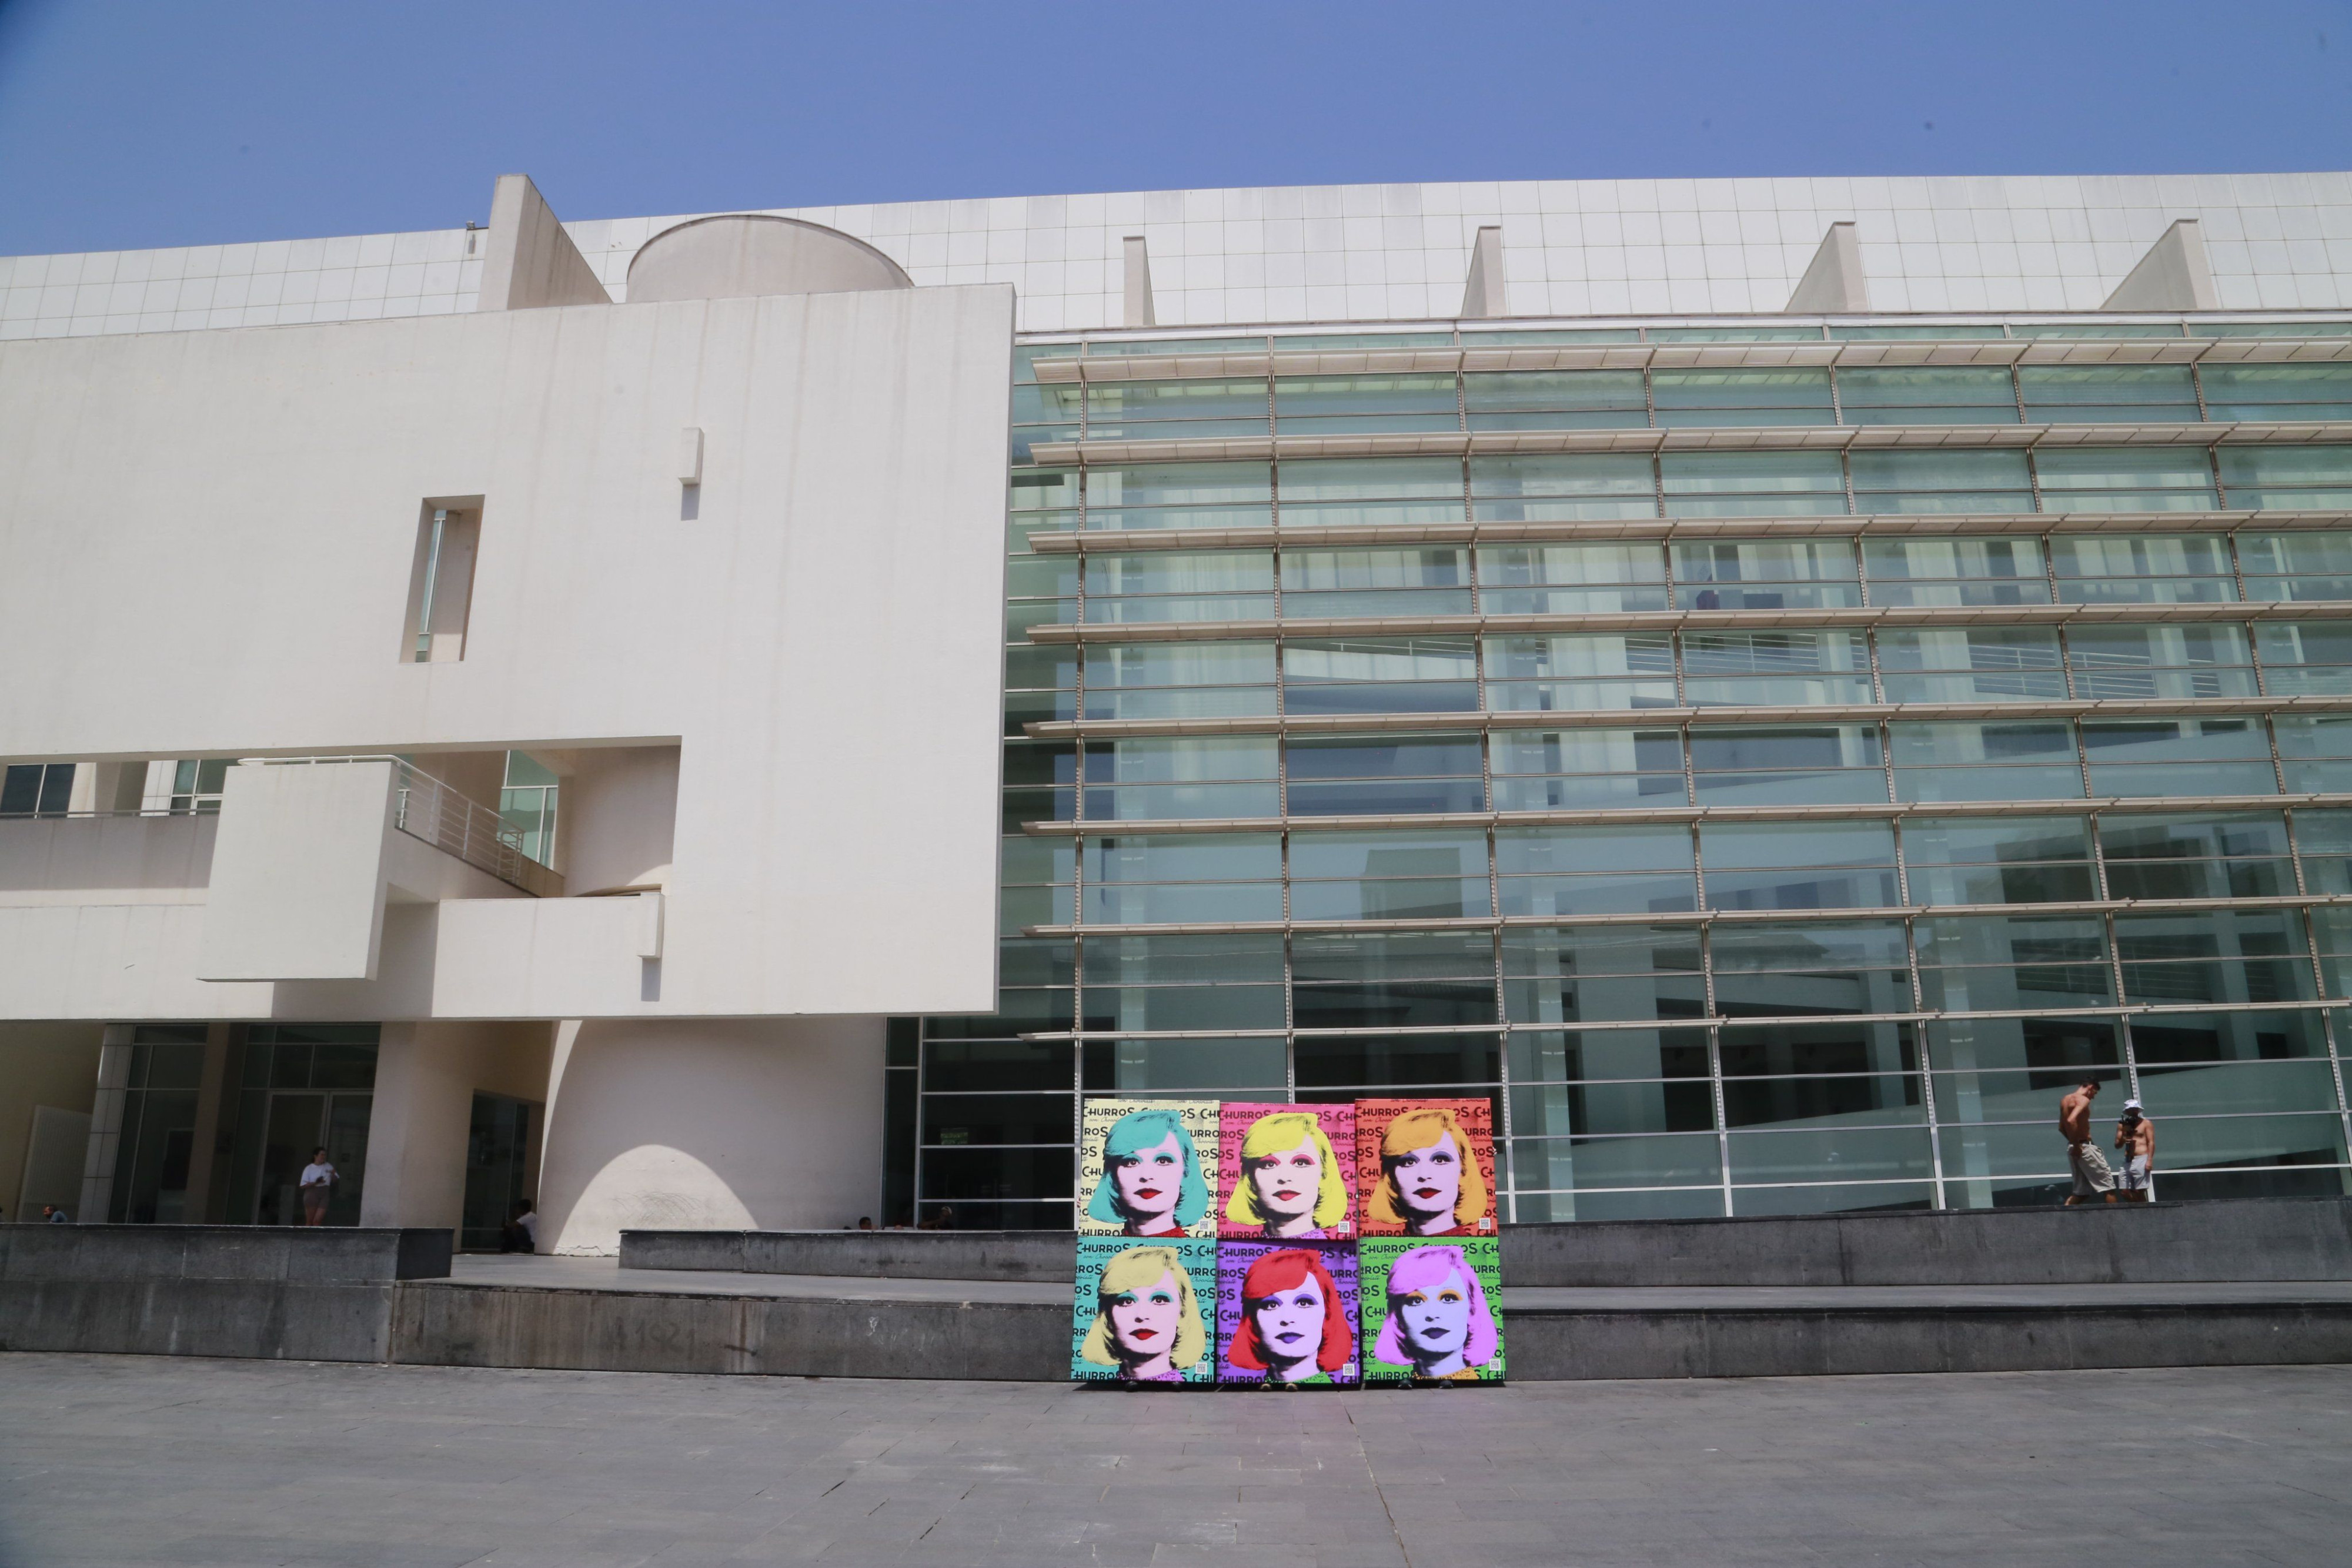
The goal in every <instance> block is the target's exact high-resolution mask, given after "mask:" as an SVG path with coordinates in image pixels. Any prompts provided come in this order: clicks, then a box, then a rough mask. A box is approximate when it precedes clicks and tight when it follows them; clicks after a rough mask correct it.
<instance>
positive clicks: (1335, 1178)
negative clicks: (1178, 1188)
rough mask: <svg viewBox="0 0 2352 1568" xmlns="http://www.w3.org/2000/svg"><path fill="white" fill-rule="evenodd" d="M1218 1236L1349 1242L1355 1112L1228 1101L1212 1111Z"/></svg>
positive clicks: (1344, 1107) (1341, 1107)
mask: <svg viewBox="0 0 2352 1568" xmlns="http://www.w3.org/2000/svg"><path fill="white" fill-rule="evenodd" d="M1217 1116H1218V1124H1219V1126H1220V1128H1221V1130H1222V1136H1221V1137H1220V1138H1219V1140H1218V1153H1217V1193H1216V1205H1215V1208H1216V1219H1217V1234H1218V1236H1220V1237H1222V1238H1223V1239H1228V1240H1235V1241H1241V1240H1249V1241H1347V1240H1351V1239H1354V1237H1355V1234H1356V1107H1355V1106H1354V1105H1352V1104H1350V1103H1348V1102H1346V1101H1344V1100H1343V1101H1341V1102H1340V1103H1338V1104H1336V1105H1313V1104H1291V1103H1281V1102H1272V1101H1255V1100H1227V1101H1223V1102H1222V1103H1220V1104H1219V1105H1218V1107H1217Z"/></svg>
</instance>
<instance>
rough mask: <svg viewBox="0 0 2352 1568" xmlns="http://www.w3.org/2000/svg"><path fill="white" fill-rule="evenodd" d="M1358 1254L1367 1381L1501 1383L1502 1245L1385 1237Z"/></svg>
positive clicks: (1486, 1240)
mask: <svg viewBox="0 0 2352 1568" xmlns="http://www.w3.org/2000/svg"><path fill="white" fill-rule="evenodd" d="M1357 1253H1358V1256H1359V1260H1360V1267H1361V1268H1362V1270H1363V1291H1362V1319H1363V1344H1364V1381H1365V1382H1367V1383H1422V1382H1430V1383H1499V1382H1501V1381H1502V1380H1503V1281H1502V1258H1501V1245H1500V1243H1498V1242H1496V1240H1495V1239H1493V1238H1491V1237H1465V1238H1464V1239H1461V1240H1458V1241H1423V1240H1420V1239H1416V1238H1414V1237H1410V1236H1380V1237H1367V1238H1365V1239H1363V1240H1362V1241H1361V1242H1359V1243H1358V1244H1357ZM1219 1262H1220V1275H1221V1276H1222V1272H1223V1270H1222V1264H1223V1260H1222V1259H1220V1260H1219Z"/></svg>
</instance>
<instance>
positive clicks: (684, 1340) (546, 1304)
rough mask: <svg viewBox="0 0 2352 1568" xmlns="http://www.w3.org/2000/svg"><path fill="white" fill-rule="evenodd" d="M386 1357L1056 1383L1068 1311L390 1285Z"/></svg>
mask: <svg viewBox="0 0 2352 1568" xmlns="http://www.w3.org/2000/svg"><path fill="white" fill-rule="evenodd" d="M391 1359H392V1360H394V1361H396V1362H402V1363H407V1364H415V1365H424V1366H535V1367H551V1368H559V1369H563V1370H571V1371H606V1372H704V1373H764V1374H767V1375H772V1376H789V1377H923V1378H977V1379H981V1380H983V1381H992V1382H1055V1381H1061V1380H1064V1379H1066V1378H1067V1377H1068V1375H1069V1370H1070V1309H1069V1308H1068V1307H1067V1306H1066V1305H1062V1304H1059V1303H1055V1304H1043V1303H1033V1302H1010V1301H828V1300H823V1299H808V1298H796V1297H778V1296H717V1295H659V1294H655V1293H652V1292H649V1291H626V1292H623V1291H571V1290H561V1289H551V1288H547V1287H532V1286H510V1285H464V1284H446V1285H444V1284H431V1285H405V1286H403V1287H401V1288H400V1290H399V1291H398V1293H397V1297H396V1300H395V1302H394V1319H393V1332H392V1346H391Z"/></svg>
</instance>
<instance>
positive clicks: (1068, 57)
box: [0, 0, 2352, 254]
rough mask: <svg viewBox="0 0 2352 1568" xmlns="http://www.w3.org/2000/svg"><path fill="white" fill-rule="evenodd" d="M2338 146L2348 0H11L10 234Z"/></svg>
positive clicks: (5, 56) (295, 227) (3, 85)
mask: <svg viewBox="0 0 2352 1568" xmlns="http://www.w3.org/2000/svg"><path fill="white" fill-rule="evenodd" d="M2347 163H2352V0H2336V3H2332V4H2325V3H2314V0H2277V3H2264V0H2232V3H2228V4H2215V3H2213V0H2204V3H2202V4H2197V5H2189V4H2179V3H2175V0H2137V3H2136V4H2129V5H2116V4H2105V3H2090V0H2081V3H2074V0H2039V3H2035V4H2013V3H2010V0H1987V3H1980V4H1969V5H1899V4H1892V3H1887V4H1878V5H1842V4H1828V3H1823V4H1817V5H1781V4H1771V3H1767V0H1751V3H1749V4H1723V5H1717V4H1700V3H1696V0H1685V3H1679V4H1665V5H1659V4H1649V5H1629V4H1623V3H1620V4H1616V5H1570V4H1551V5H1519V4H1512V3H1508V0H1493V3H1488V4H1481V5H1469V4H1458V3H1457V4H1453V5H1444V4H1425V5H1394V4H1383V3H1381V0H1360V3H1359V4H1354V5H1336V4H1334V5H1323V4H1284V3H1282V0H1256V3H1255V4H1227V3H1224V0H1182V3H1180V4H1171V3H1168V0H1161V3H1160V4H1149V5H1144V4H1129V5H1107V4H1094V5H1058V4H1055V5H1043V4H1041V5H1005V4H988V3H983V0H967V3H964V4H960V5H914V4H907V5H894V4H886V3H880V0H870V3H865V4H835V5H795V4H785V3H782V0H772V3H769V4H730V3H719V0H703V3H698V0H632V3H631V4H627V5H614V4H606V3H605V0H564V3H562V4H547V3H542V0H505V3H501V0H470V3H467V4H453V3H445V0H395V3H393V4H381V3H379V4H366V3H343V0H307V3H300V4H296V3H292V0H244V3H235V0H0V254H22V253H28V252H44V251H66V250H102V249H118V248H129V247H134V246H169V245H194V244H209V243H215V242H220V241H227V240H257V239H279V238H290V237H296V236H300V235H332V234H352V233H365V232H381V231H383V230H394V229H416V228H435V227H444V226H455V225H458V224H462V223H463V222H465V221H466V220H467V219H468V218H472V219H475V220H480V219H482V218H483V217H485V216H486V215H487V213H488V204H489V194H490V185H491V182H492V179H493V177H494V176H496V175H498V174H499V173H501V172H508V171H513V170H520V171H522V172H528V173H530V175H532V176H533V177H534V178H535V179H536V180H537V181H538V182H539V184H540V186H541V189H542V190H544V191H545V192H546V193H547V194H548V197H549V199H550V200H551V203H552V204H554V206H555V208H556V210H557V211H558V212H560V213H562V214H564V215H565V216H567V217H581V218H593V217H619V216H627V215H635V214H663V213H675V212H691V211H705V210H710V209H717V208H731V207H769V206H805V205H825V204H835V203H839V202H866V201H892V200H919V199H926V198H933V197H942V196H982V195H1011V194H1029V193H1051V192H1067V191H1105V190H1139V189H1160V188H1166V187H1181V186H1214V185H1276V184H1322V183H1341V182H1352V181H1385V180H1489V179H1601V178H1612V177H1613V178H1632V177H1644V176H1661V175H1696V176H1706V175H1733V174H1786V173H1818V174H1894V173H1911V174H1951V173H1988V174H1990V173H2039V172H2100V173H2129V172H2229V171H2250V170H2295V169H2323V168H2343V167H2345V166H2347Z"/></svg>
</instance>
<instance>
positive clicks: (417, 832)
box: [247, 756, 563, 898]
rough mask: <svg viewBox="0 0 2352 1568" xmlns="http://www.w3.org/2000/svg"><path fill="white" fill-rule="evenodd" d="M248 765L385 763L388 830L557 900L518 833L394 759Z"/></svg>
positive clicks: (557, 885)
mask: <svg viewBox="0 0 2352 1568" xmlns="http://www.w3.org/2000/svg"><path fill="white" fill-rule="evenodd" d="M247 761H249V762H257V763H263V764H267V765H268V766H271V767H287V766H292V765H297V764H315V763H325V762H389V763H391V764H392V770H393V812H392V825H393V826H394V827H395V828H398V829H399V830H400V831H402V832H404V833H406V834H407V835H408V836H409V837H410V838H413V839H421V840H422V841H425V843H428V844H431V845H432V846H433V847H434V848H435V849H436V850H439V851H441V852H443V853H444V854H448V855H454V856H456V857H457V859H459V860H461V861H464V862H466V863H467V865H469V866H472V867H474V868H475V869H476V870H478V871H484V872H488V873H489V874H490V875H492V876H494V877H497V878H498V879H499V881H500V882H503V883H506V884H507V885H509V887H517V888H520V889H521V890H522V891H523V892H525V893H528V894H530V895H531V896H533V897H534V898H561V897H562V896H563V878H562V876H560V875H558V874H557V873H555V872H554V871H553V870H551V868H549V867H547V866H545V865H542V864H541V863H540V862H538V861H535V860H533V859H531V858H530V856H529V855H527V854H525V853H524V852H523V849H522V830H521V829H520V828H518V827H515V826H514V825H513V824H511V823H509V822H508V821H506V820H505V819H503V818H501V817H500V816H499V814H498V813H497V812H496V811H493V810H490V809H489V808H488V806H485V805H483V804H482V803H481V802H480V801H478V800H474V799H472V798H471V797H469V796H466V795H461V794H459V793H458V792H457V790H456V789H452V788H451V787H450V786H449V785H447V784H445V783H443V782H442V781H441V780H440V779H436V778H434V777H433V775H431V774H430V773H426V772H425V771H423V770H422V769H421V768H417V767H416V765H415V764H414V763H412V762H407V761H404V760H403V759H402V758H397V757H383V756H378V757H262V758H247Z"/></svg>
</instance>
